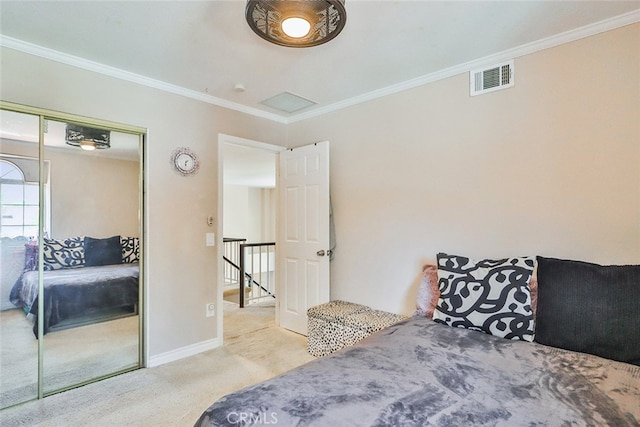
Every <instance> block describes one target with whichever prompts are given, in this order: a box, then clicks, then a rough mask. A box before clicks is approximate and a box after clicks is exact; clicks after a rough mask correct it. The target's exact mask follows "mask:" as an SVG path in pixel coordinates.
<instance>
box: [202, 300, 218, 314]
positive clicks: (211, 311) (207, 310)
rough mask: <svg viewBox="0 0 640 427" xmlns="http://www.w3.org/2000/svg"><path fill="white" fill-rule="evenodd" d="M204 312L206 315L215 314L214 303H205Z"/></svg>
mask: <svg viewBox="0 0 640 427" xmlns="http://www.w3.org/2000/svg"><path fill="white" fill-rule="evenodd" d="M204 308H205V314H206V315H207V317H212V316H215V314H216V305H215V304H214V303H212V302H210V303H207V304H205V307H204Z"/></svg>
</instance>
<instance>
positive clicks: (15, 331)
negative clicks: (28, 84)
mask: <svg viewBox="0 0 640 427" xmlns="http://www.w3.org/2000/svg"><path fill="white" fill-rule="evenodd" d="M6 113H7V112H5V111H3V124H2V127H3V129H2V132H1V133H0V136H1V137H2V139H1V142H2V145H1V148H2V157H0V162H2V163H3V164H4V165H5V166H6V164H7V163H6V162H9V163H10V164H12V165H17V166H18V168H19V169H20V170H21V173H22V174H23V175H25V171H24V170H28V169H29V168H33V167H35V178H36V179H35V182H34V179H33V175H34V172H33V171H31V172H29V171H27V172H26V176H25V177H24V181H25V182H28V183H30V184H31V187H33V186H34V185H35V191H36V194H37V190H38V144H37V138H36V140H35V141H34V140H33V138H29V137H25V138H22V140H20V139H21V138H19V137H14V139H10V138H7V133H8V132H7V131H8V129H7V127H9V125H7V123H8V120H6V117H7V114H6ZM13 114H17V113H13ZM8 117H9V118H13V116H12V115H9V116H8ZM27 117H29V116H27ZM16 118H17V117H16ZM23 119H24V118H23V117H20V118H19V120H16V122H18V121H20V122H29V123H31V125H32V126H33V125H35V130H33V129H32V130H31V131H32V135H36V136H37V135H38V127H37V125H38V122H37V120H36V121H35V122H33V121H29V120H23ZM46 125H47V126H46V133H45V136H44V159H45V160H46V162H45V163H46V165H47V166H46V167H45V172H44V174H45V177H44V180H43V182H44V185H45V189H44V194H45V197H44V207H43V211H44V216H43V217H44V224H43V229H44V236H43V237H44V238H42V239H38V238H37V235H38V233H37V215H36V229H35V232H34V230H33V228H23V229H22V231H23V232H21V233H17V230H9V228H8V227H7V226H8V224H9V223H10V222H11V220H12V218H8V217H9V216H11V215H10V214H11V212H9V210H8V208H7V206H6V205H8V200H9V197H8V196H6V194H9V191H10V190H11V189H10V188H9V185H8V184H10V183H9V182H8V181H7V180H4V179H3V181H2V185H3V189H2V190H3V199H2V209H3V223H2V228H3V230H2V283H1V286H0V290H1V294H0V296H1V298H2V304H1V305H0V309H1V311H0V321H1V328H2V329H1V330H0V332H1V334H2V335H1V336H0V340H1V342H0V344H1V348H2V350H1V351H2V355H1V360H0V363H1V365H0V366H1V368H2V384H1V385H0V398H1V401H0V407H7V406H11V405H13V404H16V403H19V402H22V401H25V400H30V399H33V398H36V397H37V381H38V378H37V369H38V341H39V340H38V324H39V323H42V325H41V327H42V332H43V333H44V336H43V338H42V351H43V359H42V361H43V377H42V378H43V382H42V386H43V392H44V393H45V394H47V393H49V392H52V391H57V390H61V389H66V388H70V387H73V386H76V385H79V384H81V383H84V382H87V381H91V380H94V379H96V378H100V377H105V376H108V375H111V374H113V373H117V372H120V371H124V370H128V369H131V368H132V367H138V366H139V363H140V362H139V353H140V351H139V341H140V340H139V325H140V321H139V301H138V295H139V276H140V268H139V261H140V260H139V255H140V249H139V248H140V231H139V230H140V225H139V218H140V212H139V211H140V196H139V195H140V189H139V182H140V179H139V175H140V164H139V163H140V162H139V154H138V153H139V151H138V145H139V138H138V136H137V135H129V134H126V133H119V132H114V131H111V132H110V140H111V144H110V145H111V147H110V148H109V149H98V150H94V151H85V150H83V149H81V148H80V147H78V146H71V145H69V144H66V143H65V129H66V126H67V123H63V122H57V121H53V120H47V121H46ZM20 132H22V135H26V134H28V132H25V131H24V130H21V131H20ZM14 133H16V132H14ZM29 164H30V165H31V166H29ZM25 165H27V166H25ZM34 165H35V166H34ZM5 166H3V168H4V169H7V167H5ZM23 169H24V170H23ZM5 184H7V185H5ZM12 184H19V183H12ZM5 187H6V188H5ZM14 189H15V188H14ZM32 190H33V188H31V189H30V191H32ZM23 203H24V204H25V206H23V207H22V208H23V210H24V211H25V212H26V211H28V210H29V209H28V207H27V206H26V203H25V202H23ZM35 203H36V206H35V209H36V212H37V209H38V205H37V204H38V201H37V199H36V202H35ZM7 212H9V213H7ZM30 214H31V215H33V207H32V206H31V213H30ZM39 251H43V260H44V262H43V265H44V267H43V268H44V271H43V277H42V282H43V284H44V298H42V299H41V301H43V308H42V318H39V315H38V314H39V311H38V305H39V304H38V299H37V296H38V281H39V279H40V277H39V272H38V256H39Z"/></svg>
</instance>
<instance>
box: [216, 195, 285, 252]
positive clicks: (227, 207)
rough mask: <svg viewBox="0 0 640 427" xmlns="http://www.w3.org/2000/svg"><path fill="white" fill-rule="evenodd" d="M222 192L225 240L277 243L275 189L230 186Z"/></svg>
mask: <svg viewBox="0 0 640 427" xmlns="http://www.w3.org/2000/svg"><path fill="white" fill-rule="evenodd" d="M223 191H224V197H223V198H224V206H223V209H224V224H223V225H224V237H233V238H243V239H247V242H248V243H259V242H274V241H275V226H276V222H275V219H276V216H275V210H276V204H275V195H276V191H275V189H273V188H259V187H248V186H245V185H231V184H230V185H225V186H224V190H223Z"/></svg>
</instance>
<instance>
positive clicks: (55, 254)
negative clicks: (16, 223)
mask: <svg viewBox="0 0 640 427" xmlns="http://www.w3.org/2000/svg"><path fill="white" fill-rule="evenodd" d="M42 252H43V256H44V266H43V269H44V270H60V269H63V268H74V267H83V266H84V262H85V261H84V237H71V238H68V239H64V240H57V239H48V238H46V237H45V238H44V242H43V245H42Z"/></svg>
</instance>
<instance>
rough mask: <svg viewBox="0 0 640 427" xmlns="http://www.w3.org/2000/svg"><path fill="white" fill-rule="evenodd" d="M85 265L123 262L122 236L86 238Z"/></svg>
mask: <svg viewBox="0 0 640 427" xmlns="http://www.w3.org/2000/svg"><path fill="white" fill-rule="evenodd" d="M84 256H85V266H87V267H96V266H99V265H111V264H122V246H121V245H120V236H113V237H108V238H106V239H95V238H93V237H85V238H84Z"/></svg>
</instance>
